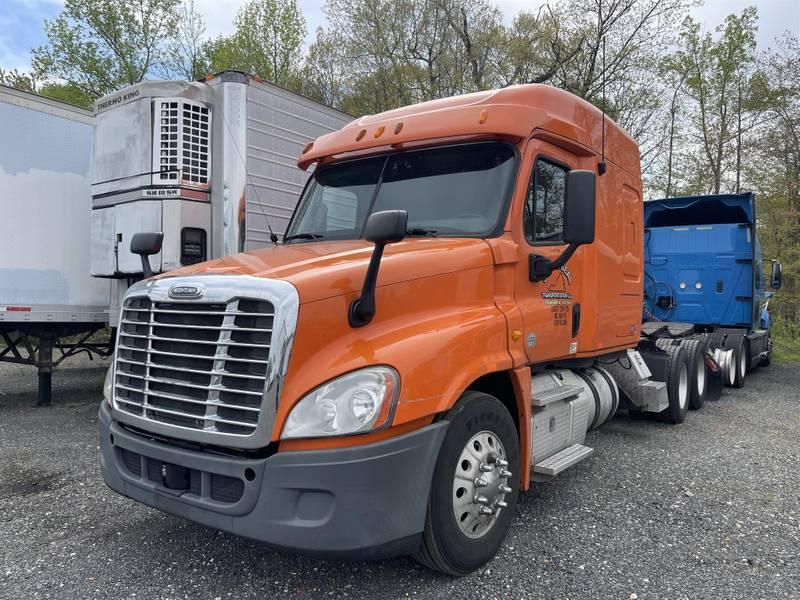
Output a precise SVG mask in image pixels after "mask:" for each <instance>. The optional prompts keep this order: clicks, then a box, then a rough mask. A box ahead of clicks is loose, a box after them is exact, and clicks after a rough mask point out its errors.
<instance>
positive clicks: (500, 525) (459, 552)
mask: <svg viewBox="0 0 800 600" xmlns="http://www.w3.org/2000/svg"><path fill="white" fill-rule="evenodd" d="M444 419H445V420H447V421H449V422H450V425H449V426H448V428H447V434H446V435H445V438H444V441H443V442H442V447H441V449H440V450H439V456H438V458H437V460H436V467H435V468H434V473H433V481H432V483H431V492H430V496H429V497H428V511H427V515H426V517H425V529H424V531H423V534H422V542H421V544H420V547H419V549H418V550H417V552H416V553H415V554H414V555H413V557H414V559H416V560H417V561H418V562H419V563H421V564H422V565H424V566H426V567H428V568H430V569H433V570H435V571H440V572H442V573H446V574H448V575H455V576H461V575H466V574H468V573H471V572H472V571H474V570H475V569H478V568H479V567H481V566H482V565H484V564H486V563H487V562H489V561H490V560H491V559H492V558H493V557H494V556H495V554H497V551H498V550H499V549H500V546H501V545H502V543H503V540H504V539H505V537H506V534H507V533H508V529H509V526H510V525H511V519H512V518H513V516H514V511H515V509H516V506H517V498H518V497H519V483H520V472H519V465H520V457H519V452H520V448H519V436H518V434H517V428H516V425H515V424H514V419H513V418H512V417H511V415H510V414H509V412H508V410H507V409H506V407H505V406H504V405H503V404H502V403H501V402H500V401H499V400H498V399H497V398H495V397H493V396H490V395H488V394H484V393H482V392H474V391H468V392H465V393H464V394H463V395H462V396H461V398H460V399H459V401H458V402H457V403H456V405H455V406H454V407H453V408H452V409H451V410H450V411H448V412H447V414H445V416H444ZM487 435H488V436H489V437H483V438H481V437H480V436H487ZM480 439H483V440H484V441H486V445H481V450H480V451H478V450H477V446H475V443H476V442H477V441H479V440H480ZM490 439H494V440H495V441H494V442H489V441H488V440H490ZM497 442H499V444H498V443H497ZM488 446H492V447H493V448H494V450H491V451H489V454H488V458H487V459H486V460H485V461H484V460H481V457H483V456H484V453H485V452H486V448H487V447H488ZM468 449H470V452H471V450H472V449H474V450H475V451H476V453H473V454H472V455H470V454H465V452H466V451H467V450H468ZM495 450H496V452H495ZM503 456H505V458H502V457H503ZM498 459H502V460H504V461H507V463H508V465H507V467H502V466H501V465H499V464H498V462H496V461H497V460H498ZM502 460H501V462H502ZM467 463H469V464H467ZM480 465H492V468H493V470H492V471H491V472H481V471H480ZM506 470H507V471H510V472H511V475H510V476H503V475H502V471H506ZM473 475H475V479H477V478H483V479H485V480H488V481H489V482H490V483H489V484H488V485H484V486H481V487H477V486H476V485H475V484H474V483H473V482H474V480H472V476H473ZM503 482H505V483H503ZM461 484H463V486H462V485H461ZM501 484H502V485H505V486H508V487H509V488H511V490H510V491H509V492H506V493H501V492H500V491H499V490H500V485H501ZM461 490H463V492H462V491H461ZM473 490H474V496H473V497H475V496H478V495H480V496H483V501H481V502H478V501H476V500H472V501H466V502H464V503H460V504H459V505H458V507H457V506H456V505H457V503H458V502H459V501H460V498H461V497H462V496H463V497H465V498H470V495H469V494H470V492H472V491H473ZM478 490H480V493H479V492H478ZM487 497H489V498H490V500H489V502H485V501H486V500H487ZM497 500H499V501H500V502H502V503H504V504H505V505H504V506H502V507H498V506H497V504H493V502H495V501H497ZM473 505H475V506H473ZM490 505H491V506H490ZM482 506H486V507H489V508H492V507H493V510H494V511H495V513H494V514H492V515H481V513H480V510H479V509H480V507H482ZM458 513H460V514H458ZM475 514H477V515H478V516H477V517H476V516H475ZM465 515H466V516H465ZM474 523H477V525H475V529H472V526H473V524H474ZM478 527H480V529H478ZM476 530H477V534H474V532H475V531H476ZM468 533H470V535H468Z"/></svg>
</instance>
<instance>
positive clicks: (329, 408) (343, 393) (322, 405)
mask: <svg viewBox="0 0 800 600" xmlns="http://www.w3.org/2000/svg"><path fill="white" fill-rule="evenodd" d="M399 390H400V376H399V375H398V374H397V371H395V370H394V369H392V368H390V367H368V368H366V369H360V370H358V371H353V372H352V373H347V374H346V375H342V376H341V377H337V378H336V379H334V380H333V381H329V382H328V383H326V384H324V385H321V386H320V387H318V388H317V389H315V390H314V391H312V392H311V393H309V394H307V395H306V396H304V397H303V398H302V399H301V400H300V402H298V403H297V404H296V405H295V406H294V408H293V409H292V411H291V412H290V413H289V417H288V418H287V419H286V425H284V427H283V433H282V434H281V439H284V440H285V439H289V438H309V437H328V436H336V435H348V434H352V433H365V432H368V431H374V430H376V429H380V428H381V427H383V426H384V425H386V424H387V423H388V422H389V419H390V417H391V414H392V411H393V409H394V405H395V403H396V402H397V395H398V392H399Z"/></svg>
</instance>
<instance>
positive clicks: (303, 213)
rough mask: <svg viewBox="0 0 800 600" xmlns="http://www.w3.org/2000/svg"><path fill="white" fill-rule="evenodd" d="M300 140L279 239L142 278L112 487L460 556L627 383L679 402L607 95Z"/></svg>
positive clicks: (559, 466) (486, 548) (633, 171)
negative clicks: (301, 180)
mask: <svg viewBox="0 0 800 600" xmlns="http://www.w3.org/2000/svg"><path fill="white" fill-rule="evenodd" d="M297 162H298V166H299V167H300V168H301V169H303V170H305V171H310V173H311V174H310V176H309V177H308V182H307V183H306V185H305V188H304V190H303V192H302V194H301V195H300V198H299V201H298V204H297V208H296V209H295V211H294V214H293V216H292V217H291V221H290V222H289V224H288V226H287V228H286V234H285V236H284V238H283V241H282V242H281V243H274V244H269V245H267V246H266V247H264V248H261V249H254V250H249V251H245V252H240V253H237V254H232V255H230V256H225V257H221V258H217V259H215V260H211V261H207V262H203V263H199V264H194V265H190V266H186V267H184V268H181V269H178V270H175V271H172V272H170V273H166V274H161V275H157V276H155V277H153V278H150V279H146V280H144V281H141V282H139V283H137V284H135V285H133V286H132V287H131V288H130V289H129V290H128V292H127V294H126V295H125V298H124V300H123V302H122V307H121V312H120V320H119V323H120V327H119V331H118V344H117V350H116V355H115V361H114V366H113V369H112V370H111V371H110V372H109V377H108V379H107V385H106V387H105V392H104V395H105V400H104V401H103V403H102V406H101V410H100V419H99V429H100V439H101V465H102V472H103V476H104V479H105V481H106V483H107V484H108V485H109V486H110V487H111V488H112V489H114V490H116V491H118V492H120V493H122V494H125V495H127V496H129V497H130V498H133V499H135V500H137V501H139V502H143V503H145V504H148V505H150V506H154V507H156V508H159V509H161V510H164V511H167V512H170V513H173V514H177V515H182V516H184V517H186V518H189V519H192V520H194V521H198V522H200V523H204V524H207V525H210V526H214V527H218V528H220V529H224V530H226V531H230V532H233V533H236V534H239V535H243V536H247V537H251V538H254V539H257V540H260V541H263V542H266V543H269V544H272V545H274V546H277V547H281V548H287V549H291V550H294V551H301V552H306V553H310V554H314V555H321V556H328V557H355V558H375V557H383V556H395V555H399V554H406V553H411V554H414V556H415V557H417V558H418V559H419V560H420V561H421V562H422V563H423V564H426V565H428V566H430V567H432V568H435V569H438V570H440V571H443V572H446V573H450V574H456V575H458V574H464V573H468V572H470V571H472V570H474V569H476V568H478V567H479V566H480V565H482V564H484V563H485V562H486V561H488V560H490V559H491V557H492V556H494V554H495V553H496V552H497V550H498V548H499V547H500V544H501V543H502V541H503V539H504V537H505V534H506V532H507V530H508V527H509V526H510V522H511V518H512V516H513V511H514V507H515V505H516V501H517V498H518V494H519V492H520V491H521V490H525V489H527V488H528V487H529V486H530V485H532V482H535V481H537V480H541V479H548V478H551V477H554V476H556V475H557V474H558V473H559V472H561V471H563V470H564V469H565V468H567V467H569V466H571V465H572V464H575V463H576V462H578V461H579V460H581V459H583V458H585V457H586V456H588V455H590V454H591V452H592V449H591V448H588V447H587V446H585V445H584V444H583V442H584V441H585V437H586V433H587V431H588V430H591V429H593V428H595V427H598V426H600V425H601V424H602V423H603V422H604V421H606V420H607V419H608V418H610V416H611V415H613V413H614V411H615V410H616V409H617V407H618V406H620V405H623V404H625V403H627V404H626V406H629V407H630V408H632V409H641V410H647V411H651V412H659V411H666V410H668V408H667V404H669V406H670V407H672V405H673V404H674V405H675V410H676V411H678V412H677V413H676V414H677V415H678V417H676V419H677V420H676V421H675V422H679V421H680V420H682V418H683V417H682V414H685V410H686V408H685V402H686V397H685V393H684V392H685V390H684V391H683V392H681V390H683V388H682V387H681V386H680V385H679V383H680V381H685V379H686V372H687V371H686V369H687V366H686V359H685V357H684V356H683V354H682V351H680V352H678V351H675V352H673V351H672V350H670V351H669V352H670V353H669V360H668V361H667V362H665V363H664V364H670V365H672V366H671V367H670V369H672V370H673V371H674V376H673V375H672V374H671V375H669V377H670V378H672V379H675V382H674V383H670V381H663V382H662V381H656V376H655V375H654V376H653V377H652V378H651V375H652V373H651V372H650V371H649V369H648V366H647V364H646V363H647V361H646V360H642V357H641V356H640V355H639V353H638V352H636V348H637V346H638V344H639V342H640V328H641V307H642V294H643V284H644V252H643V250H644V240H643V237H642V232H643V209H642V193H641V175H640V167H639V153H638V148H637V146H636V143H635V142H634V141H633V140H632V139H631V138H630V137H629V136H627V135H626V134H625V133H624V132H623V131H622V130H621V129H620V128H619V127H618V126H616V125H615V124H614V123H613V122H612V121H610V120H609V119H607V118H605V117H604V115H602V114H601V112H600V111H599V110H598V109H596V108H595V107H593V106H592V105H590V104H588V103H587V102H584V101H583V100H580V99H578V98H576V97H575V96H572V95H571V94H568V93H567V92H564V91H561V90H558V89H554V88H552V87H548V86H543V85H523V86H512V87H509V88H505V89H502V90H494V91H485V92H478V93H475V94H468V95H465V96H459V97H455V98H448V99H443V100H435V101H432V102H426V103H423V104H418V105H414V106H410V107H404V108H400V109H397V110H392V111H388V112H385V113H381V114H378V115H371V116H366V117H362V118H359V119H356V120H354V121H352V122H350V123H349V124H347V125H346V126H344V127H343V128H341V129H339V130H338V131H334V132H331V133H328V134H326V135H322V136H320V137H318V138H316V139H314V140H311V141H309V143H308V144H307V145H306V146H305V147H304V148H303V151H302V154H301V155H300V156H299V158H298V161H297ZM139 251H140V252H142V253H143V254H147V252H146V251H145V250H144V249H141V248H140V249H139ZM155 251H157V249H156V248H153V252H155ZM652 352H653V353H661V354H664V352H663V351H661V350H658V349H655V348H654V349H653V350H652ZM665 355H666V354H665ZM599 359H602V363H601V362H599ZM615 365H616V366H615ZM615 369H616V370H617V373H618V374H615ZM681 378H682V379H681ZM631 386H633V388H636V387H637V386H638V389H639V390H640V393H639V392H637V393H633V392H631V393H623V392H624V390H626V389H628V390H630V389H632V387H631ZM667 387H669V389H670V390H671V391H670V392H669V395H670V397H672V396H674V398H675V400H674V401H673V400H672V399H669V400H667V390H666V388H667ZM673 389H674V393H673V391H672V390H673ZM681 394H683V395H681ZM669 410H672V409H671V408H670V409H669ZM680 411H683V412H682V413H681V412H680Z"/></svg>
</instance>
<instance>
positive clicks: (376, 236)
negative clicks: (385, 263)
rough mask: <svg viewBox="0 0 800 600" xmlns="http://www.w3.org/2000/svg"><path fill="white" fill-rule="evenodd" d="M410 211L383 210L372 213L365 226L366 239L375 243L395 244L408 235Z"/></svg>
mask: <svg viewBox="0 0 800 600" xmlns="http://www.w3.org/2000/svg"><path fill="white" fill-rule="evenodd" d="M407 228H408V212H407V211H405V210H382V211H380V212H376V213H372V214H371V215H370V216H369V217H368V218H367V224H366V225H365V226H364V239H365V240H367V241H368V242H372V243H373V244H376V245H378V244H381V245H386V244H393V243H394V242H399V241H401V240H402V239H403V238H405V237H406V229H407Z"/></svg>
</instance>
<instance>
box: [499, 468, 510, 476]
mask: <svg viewBox="0 0 800 600" xmlns="http://www.w3.org/2000/svg"><path fill="white" fill-rule="evenodd" d="M500 477H511V471H509V470H508V469H500Z"/></svg>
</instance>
